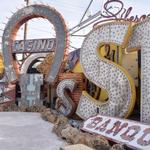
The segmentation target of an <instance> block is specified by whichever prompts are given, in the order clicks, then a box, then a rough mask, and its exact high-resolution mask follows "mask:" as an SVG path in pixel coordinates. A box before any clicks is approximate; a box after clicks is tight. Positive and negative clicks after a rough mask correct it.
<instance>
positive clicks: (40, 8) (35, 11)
mask: <svg viewBox="0 0 150 150" xmlns="http://www.w3.org/2000/svg"><path fill="white" fill-rule="evenodd" d="M37 17H42V18H45V19H47V20H48V21H50V22H51V23H52V24H53V25H54V28H55V31H56V48H55V55H54V57H55V58H54V61H53V63H52V66H51V70H50V72H49V74H48V76H47V78H46V80H47V81H48V82H50V83H52V82H53V81H54V80H55V78H56V76H57V75H58V72H59V69H60V66H61V63H62V61H63V58H64V55H65V52H66V49H67V47H68V34H67V28H66V25H65V21H64V19H63V17H62V16H61V14H60V13H59V12H57V11H56V10H55V9H53V8H51V7H49V6H45V5H30V6H27V7H24V8H22V9H19V10H18V11H17V12H16V13H15V14H13V15H12V17H11V18H10V19H9V21H8V23H7V25H6V27H5V29H4V33H3V37H2V50H3V57H4V64H5V70H6V74H7V77H8V80H9V82H13V81H15V80H16V79H17V76H16V72H17V71H16V72H15V66H13V57H12V55H11V54H9V53H12V52H13V50H12V45H13V42H14V40H15V35H16V33H17V31H18V29H19V28H20V27H21V25H22V24H23V23H26V22H27V21H28V20H30V19H32V18H37ZM8 54H9V55H8Z"/></svg>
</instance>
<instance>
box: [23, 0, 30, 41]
mask: <svg viewBox="0 0 150 150" xmlns="http://www.w3.org/2000/svg"><path fill="white" fill-rule="evenodd" d="M24 1H25V2H26V6H29V0H24ZM27 27H28V24H27V23H25V25H24V41H25V40H26V39H27Z"/></svg>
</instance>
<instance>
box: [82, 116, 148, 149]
mask: <svg viewBox="0 0 150 150" xmlns="http://www.w3.org/2000/svg"><path fill="white" fill-rule="evenodd" d="M82 129H83V130H84V131H87V132H90V133H96V134H100V135H103V136H105V137H107V138H109V139H111V140H113V141H116V142H118V143H125V144H127V145H129V146H130V147H132V148H136V149H137V148H138V149H142V150H149V149H150V126H149V125H145V124H142V123H139V122H135V121H131V120H125V119H120V118H114V117H106V116H101V115H97V116H95V117H91V118H89V119H88V120H86V121H85V122H84V125H83V128H82Z"/></svg>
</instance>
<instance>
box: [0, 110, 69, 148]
mask: <svg viewBox="0 0 150 150" xmlns="http://www.w3.org/2000/svg"><path fill="white" fill-rule="evenodd" d="M52 128H53V124H50V123H49V122H46V121H44V120H43V119H42V118H41V117H40V114H39V113H24V112H0V150H59V148H60V147H61V146H63V145H66V143H65V141H62V140H61V139H60V138H58V137H57V136H56V135H55V134H54V133H52V132H51V131H52Z"/></svg>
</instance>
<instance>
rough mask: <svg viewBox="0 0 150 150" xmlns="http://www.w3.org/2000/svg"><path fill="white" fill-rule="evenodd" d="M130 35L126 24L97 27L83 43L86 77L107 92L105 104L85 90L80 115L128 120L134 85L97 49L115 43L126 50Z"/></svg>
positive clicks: (82, 62)
mask: <svg viewBox="0 0 150 150" xmlns="http://www.w3.org/2000/svg"><path fill="white" fill-rule="evenodd" d="M129 33H131V25H130V24H129V23H126V22H114V23H108V24H105V25H102V26H98V27H96V28H95V29H93V31H91V32H90V33H89V34H88V36H87V38H86V39H85V40H84V42H83V45H82V48H81V54H80V62H81V66H82V69H83V71H84V74H85V75H86V77H87V78H88V79H89V80H91V81H92V82H93V83H95V84H96V85H97V86H99V87H102V88H104V89H105V90H106V91H107V92H108V96H109V100H108V101H107V102H105V103H102V102H98V101H96V100H95V99H93V98H92V97H91V96H90V95H88V94H87V92H85V91H83V94H82V96H81V98H80V102H79V105H78V108H77V112H76V113H77V114H78V115H79V116H80V117H81V118H83V119H87V118H89V117H90V116H92V115H96V114H97V113H100V114H102V115H108V116H117V117H127V116H128V115H129V114H130V113H131V111H132V110H133V106H134V103H135V85H134V81H133V79H132V78H131V77H130V75H129V74H128V72H127V71H126V70H125V69H124V68H123V67H121V66H119V65H117V64H116V63H113V62H112V61H110V60H107V59H105V58H104V57H103V56H102V55H101V52H98V51H97V50H98V48H99V46H101V45H104V44H110V43H114V44H117V45H121V46H122V47H125V45H126V43H127V38H128V35H129Z"/></svg>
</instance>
